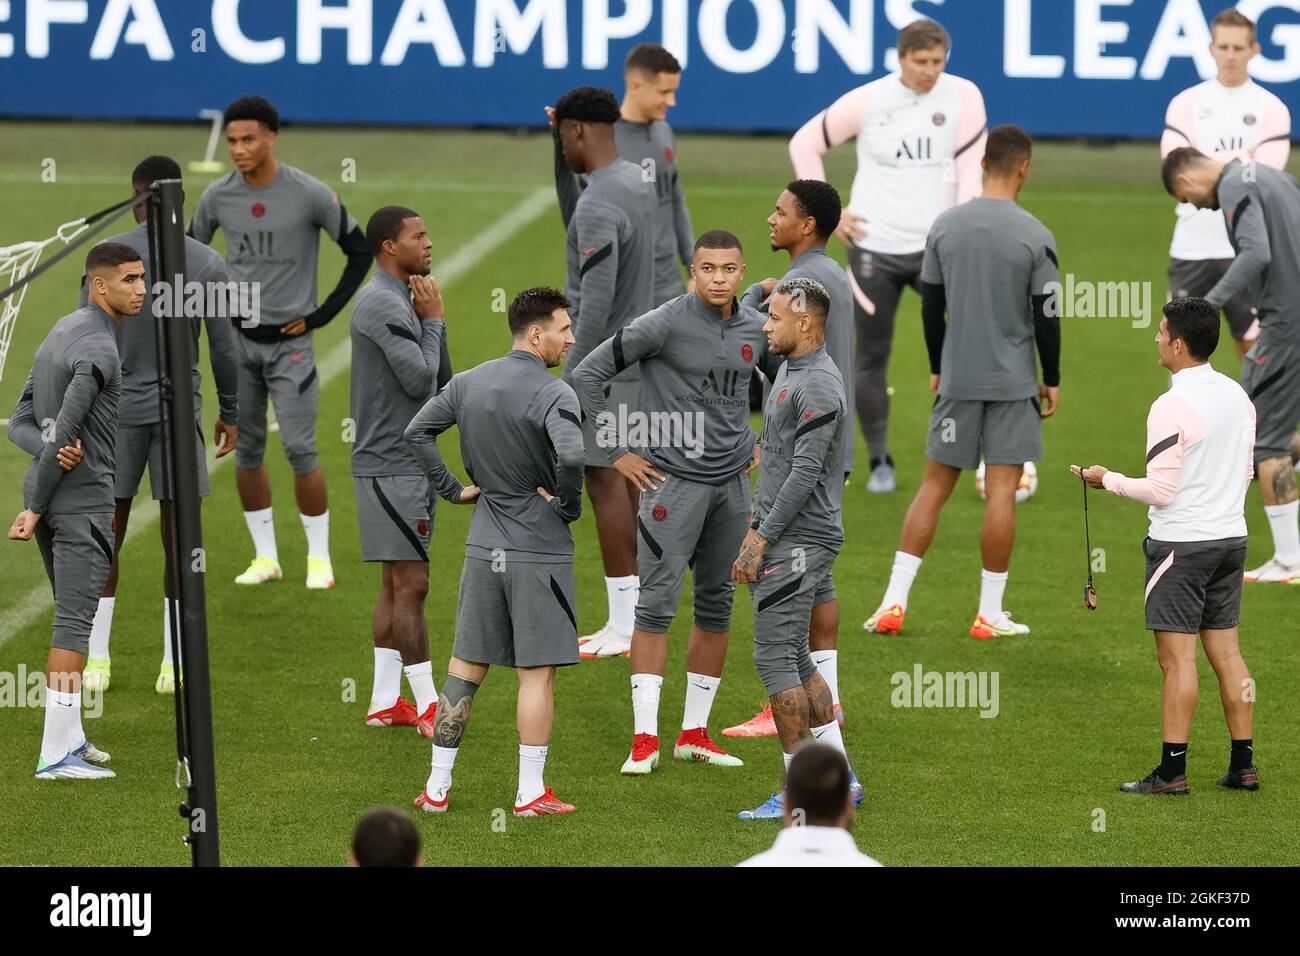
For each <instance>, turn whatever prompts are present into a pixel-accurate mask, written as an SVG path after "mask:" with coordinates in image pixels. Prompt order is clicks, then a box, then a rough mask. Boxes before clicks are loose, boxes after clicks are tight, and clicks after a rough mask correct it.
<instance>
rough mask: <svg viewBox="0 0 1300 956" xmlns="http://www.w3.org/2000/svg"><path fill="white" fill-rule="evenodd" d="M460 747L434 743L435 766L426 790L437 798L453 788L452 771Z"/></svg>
mask: <svg viewBox="0 0 1300 956" xmlns="http://www.w3.org/2000/svg"><path fill="white" fill-rule="evenodd" d="M459 752H460V748H459V747H439V746H438V745H437V744H434V745H433V768H432V769H431V770H430V771H429V779H428V780H426V781H425V783H424V792H425V793H427V794H428V795H429V796H431V797H433V798H434V799H435V800H436V799H439V798H440V797H441V796H442V794H444V793H446V792H447V791H448V790H450V789H451V771H452V768H453V767H455V766H456V754H458V753H459Z"/></svg>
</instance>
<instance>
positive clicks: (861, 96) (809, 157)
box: [790, 73, 987, 255]
mask: <svg viewBox="0 0 1300 956" xmlns="http://www.w3.org/2000/svg"><path fill="white" fill-rule="evenodd" d="M986 124H987V117H986V116H985V112H984V97H983V96H981V95H980V91H979V89H978V88H977V87H976V86H975V84H974V83H972V82H971V81H970V80H966V79H963V78H962V77H960V76H953V75H952V74H951V73H942V74H940V76H939V79H938V82H936V83H935V85H934V87H933V88H932V89H931V90H930V92H928V93H918V92H916V91H915V90H913V89H912V88H911V87H909V86H907V85H906V84H904V83H903V77H902V74H900V73H891V74H889V75H888V76H882V77H881V78H880V79H878V80H872V81H871V82H870V83H867V84H865V85H863V86H859V87H858V88H857V89H855V90H850V91H849V92H848V93H845V94H844V95H843V96H841V97H840V98H839V99H838V100H836V101H835V102H834V103H832V104H831V105H830V106H829V107H828V108H827V109H824V110H822V111H821V112H820V113H818V114H817V115H816V116H814V117H813V118H812V119H810V120H809V121H808V122H807V123H805V124H804V125H803V127H802V128H801V129H800V130H799V131H798V132H797V133H795V134H794V136H793V137H792V138H791V140H790V159H791V160H792V161H793V163H794V171H795V175H796V176H798V177H799V178H800V179H821V180H825V179H826V170H825V168H824V166H823V165H822V155H823V154H824V153H826V151H827V150H829V149H831V147H833V146H838V145H839V144H840V143H843V142H846V141H848V140H850V139H853V138H854V137H856V138H857V141H858V172H857V175H856V176H854V178H853V193H852V197H851V198H850V200H849V205H848V210H847V211H848V212H851V213H853V214H855V215H858V216H865V217H866V220H867V223H866V237H865V238H863V239H859V240H858V245H859V246H860V247H861V248H863V249H868V250H870V251H872V252H884V253H891V254H894V255H903V254H907V253H916V252H922V251H924V249H925V237H926V235H927V233H929V231H930V225H931V224H932V223H933V222H934V220H935V217H936V216H938V215H939V213H941V212H943V211H944V210H945V209H948V208H949V207H951V206H954V205H956V204H957V203H961V202H965V201H966V200H967V199H970V198H971V197H972V196H978V195H979V193H980V190H981V189H982V188H983V178H982V177H983V173H982V170H981V168H980V160H981V159H982V158H983V156H984V140H985V139H986V137H987V132H986V128H985V127H986Z"/></svg>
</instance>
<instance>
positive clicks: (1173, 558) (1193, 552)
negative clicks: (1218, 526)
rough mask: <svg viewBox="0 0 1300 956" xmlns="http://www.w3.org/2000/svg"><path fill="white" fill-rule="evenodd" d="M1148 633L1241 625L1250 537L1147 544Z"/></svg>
mask: <svg viewBox="0 0 1300 956" xmlns="http://www.w3.org/2000/svg"><path fill="white" fill-rule="evenodd" d="M1142 553H1143V554H1144V555H1146V559H1147V572H1146V582H1147V584H1146V617H1147V630H1149V631H1173V632H1175V633H1178V634H1196V633H1198V632H1199V631H1202V630H1226V629H1227V628H1230V627H1236V626H1237V625H1238V624H1239V623H1240V622H1241V581H1242V574H1243V572H1244V570H1245V566H1246V539H1245V538H1244V537H1242V538H1223V539H1220V540H1218V541H1175V542H1170V541H1157V540H1155V539H1154V538H1147V539H1146V540H1145V541H1143V542H1142Z"/></svg>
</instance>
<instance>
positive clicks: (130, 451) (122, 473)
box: [113, 422, 212, 501]
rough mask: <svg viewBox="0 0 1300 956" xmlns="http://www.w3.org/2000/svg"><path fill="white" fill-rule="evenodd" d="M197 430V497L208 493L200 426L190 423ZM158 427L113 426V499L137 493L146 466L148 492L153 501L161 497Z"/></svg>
mask: <svg viewBox="0 0 1300 956" xmlns="http://www.w3.org/2000/svg"><path fill="white" fill-rule="evenodd" d="M194 427H195V429H196V430H197V431H198V435H199V441H198V445H197V446H196V447H197V449H198V463H197V464H198V470H199V494H200V495H202V496H203V497H205V498H206V497H207V496H208V495H209V494H211V493H212V490H211V488H210V486H209V484H208V462H207V458H206V456H205V455H204V452H203V427H202V426H201V425H200V424H199V423H198V422H195V423H194ZM162 428H163V427H162V425H161V424H153V425H119V426H118V427H117V462H116V466H115V468H114V471H113V497H114V498H134V497H135V493H136V492H137V491H139V490H140V479H141V478H143V477H144V469H145V466H146V465H148V466H149V490H150V491H151V492H152V493H153V499H154V501H161V500H162V496H163V481H162V476H163V458H162Z"/></svg>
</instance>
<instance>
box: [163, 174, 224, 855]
mask: <svg viewBox="0 0 1300 956" xmlns="http://www.w3.org/2000/svg"><path fill="white" fill-rule="evenodd" d="M155 186H156V187H157V189H158V207H157V208H158V246H159V250H158V251H159V256H158V267H157V268H156V269H155V270H154V279H155V281H156V282H157V281H161V282H163V283H165V284H166V285H167V286H169V288H166V289H159V291H160V292H162V294H163V296H165V297H166V298H165V300H164V302H165V307H164V308H163V309H162V310H161V311H160V313H159V315H160V316H164V317H165V318H163V319H162V320H161V321H160V322H159V323H158V327H159V329H160V331H161V332H162V335H163V338H164V340H165V341H164V343H163V346H162V347H163V348H164V349H165V355H166V365H165V368H164V369H163V370H162V374H161V375H160V387H161V388H162V392H163V402H164V403H165V404H166V405H168V406H170V409H169V411H170V414H168V415H167V416H166V427H167V430H168V431H167V438H168V443H167V444H168V446H169V447H168V449H167V451H169V452H170V458H171V460H170V461H169V462H168V465H169V468H168V469H167V470H168V471H170V473H171V476H172V477H173V479H174V481H173V482H172V487H171V489H170V490H171V491H172V493H173V497H172V500H171V502H170V503H171V505H172V507H173V509H174V513H175V522H174V523H175V529H174V532H173V534H174V538H173V548H174V550H173V552H172V553H173V555H174V561H173V564H174V569H173V574H174V577H175V578H176V579H177V583H178V584H179V586H180V590H179V596H180V620H179V621H174V622H173V627H175V625H176V624H179V632H180V645H181V649H182V654H181V655H180V657H179V658H178V662H179V664H180V667H178V668H177V669H178V671H179V670H180V669H181V667H183V669H184V685H183V688H182V684H181V682H180V681H178V682H177V685H176V693H177V694H183V695H184V697H183V703H184V712H185V729H186V731H187V732H188V734H187V736H188V744H189V746H188V753H189V758H188V766H185V764H184V760H185V757H184V755H183V754H182V755H180V758H179V759H180V761H181V763H179V764H178V767H177V785H178V786H181V787H182V788H185V785H186V784H188V788H187V789H188V796H187V800H186V805H185V806H182V808H181V812H182V815H184V816H185V817H186V819H187V821H188V823H189V833H188V834H187V836H186V838H185V839H186V841H187V842H188V843H189V844H190V849H191V851H192V855H193V863H194V865H195V866H219V865H220V855H219V852H218V843H217V776H216V761H215V757H214V754H213V742H212V685H211V683H210V681H209V677H208V625H207V612H206V609H205V601H204V592H203V579H204V569H205V565H206V557H205V553H204V550H203V523H202V520H201V516H200V511H199V476H198V470H197V468H196V466H195V462H196V460H197V458H198V432H197V430H196V429H195V426H194V421H195V407H194V388H193V384H192V379H191V372H192V370H193V368H194V335H193V332H192V329H191V319H190V318H189V317H187V316H186V315H185V310H184V309H183V308H178V307H177V306H179V305H180V304H181V303H182V302H184V300H185V296H184V291H185V275H184V273H185V231H184V230H185V227H184V215H183V208H182V207H183V203H184V200H183V196H182V193H181V182H180V180H179V179H165V180H161V181H159V182H157V183H155ZM159 298H160V297H155V298H154V307H155V308H158V307H159V304H160V303H159ZM205 299H206V296H205ZM173 633H175V631H173ZM186 807H188V811H187V809H186Z"/></svg>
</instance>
